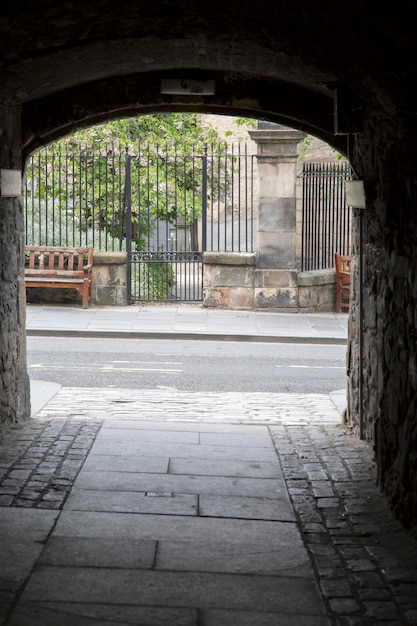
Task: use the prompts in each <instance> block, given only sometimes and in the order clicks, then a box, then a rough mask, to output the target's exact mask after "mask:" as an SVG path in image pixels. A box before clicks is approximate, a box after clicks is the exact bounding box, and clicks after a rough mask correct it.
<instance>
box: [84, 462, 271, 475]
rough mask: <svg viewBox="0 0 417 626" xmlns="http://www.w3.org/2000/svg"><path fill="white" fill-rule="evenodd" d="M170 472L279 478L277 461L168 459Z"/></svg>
mask: <svg viewBox="0 0 417 626" xmlns="http://www.w3.org/2000/svg"><path fill="white" fill-rule="evenodd" d="M84 467H85V466H84ZM169 473H170V474H186V475H187V474H188V475H189V474H193V475H194V476H231V477H233V478H281V477H282V471H281V468H280V467H279V465H278V464H277V463H265V462H263V461H259V462H258V461H256V462H255V461H219V460H217V461H216V462H215V463H213V462H212V461H211V460H209V459H170V461H169Z"/></svg>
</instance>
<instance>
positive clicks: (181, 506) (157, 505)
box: [65, 488, 199, 515]
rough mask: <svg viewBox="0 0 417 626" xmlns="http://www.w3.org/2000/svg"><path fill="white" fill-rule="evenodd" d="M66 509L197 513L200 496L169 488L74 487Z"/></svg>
mask: <svg viewBox="0 0 417 626" xmlns="http://www.w3.org/2000/svg"><path fill="white" fill-rule="evenodd" d="M65 508H66V509H68V510H72V511H114V512H118V513H153V514H159V515H198V509H199V507H198V496H197V495H194V494H183V493H171V492H167V491H161V490H159V491H158V490H156V491H151V492H150V493H138V492H137V491H135V492H134V491H128V490H126V489H123V491H110V490H106V491H103V490H101V491H95V490H92V489H88V490H87V489H85V490H84V489H83V490H80V489H77V488H75V489H74V490H73V491H72V492H71V494H70V495H69V497H68V500H67V502H66V504H65Z"/></svg>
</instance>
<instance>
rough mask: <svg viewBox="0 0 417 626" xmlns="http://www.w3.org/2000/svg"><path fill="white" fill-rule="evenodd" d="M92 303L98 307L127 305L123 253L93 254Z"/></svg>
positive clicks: (124, 257) (124, 258)
mask: <svg viewBox="0 0 417 626" xmlns="http://www.w3.org/2000/svg"><path fill="white" fill-rule="evenodd" d="M92 301H93V304H95V305H98V306H124V305H125V304H127V283H126V253H125V252H95V253H94V262H93V288H92Z"/></svg>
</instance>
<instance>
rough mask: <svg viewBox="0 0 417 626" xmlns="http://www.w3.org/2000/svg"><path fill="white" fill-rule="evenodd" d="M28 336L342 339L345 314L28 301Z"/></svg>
mask: <svg viewBox="0 0 417 626" xmlns="http://www.w3.org/2000/svg"><path fill="white" fill-rule="evenodd" d="M26 318H27V324H26V325H27V332H28V335H44V334H45V333H47V334H50V335H60V336H63V335H66V336H68V335H70V336H71V335H72V336H73V335H76V336H84V337H97V336H99V337H111V336H123V337H137V338H142V337H149V336H150V335H151V336H152V337H153V338H156V337H162V338H167V337H172V338H179V339H183V338H193V337H196V338H199V339H213V340H218V339H228V340H233V339H235V340H239V341H243V340H245V341H281V342H282V341H288V342H299V343H303V342H304V343H305V342H307V343H342V344H343V343H346V337H347V319H348V316H347V315H346V314H345V313H340V314H336V313H308V314H306V313H276V312H268V311H227V310H220V309H207V308H205V307H203V306H202V305H200V304H179V305H177V304H161V305H159V304H158V305H148V306H135V305H133V306H126V307H92V308H90V309H81V308H79V307H62V306H40V305H39V306H36V305H28V307H27V312H26Z"/></svg>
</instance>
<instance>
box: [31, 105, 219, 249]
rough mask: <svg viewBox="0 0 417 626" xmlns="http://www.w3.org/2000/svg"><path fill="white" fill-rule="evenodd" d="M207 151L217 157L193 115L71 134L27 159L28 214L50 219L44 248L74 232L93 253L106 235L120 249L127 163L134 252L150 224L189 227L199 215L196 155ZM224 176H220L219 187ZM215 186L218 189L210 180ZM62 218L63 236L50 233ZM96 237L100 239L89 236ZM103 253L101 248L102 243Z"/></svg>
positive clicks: (210, 131) (211, 135)
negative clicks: (34, 211)
mask: <svg viewBox="0 0 417 626" xmlns="http://www.w3.org/2000/svg"><path fill="white" fill-rule="evenodd" d="M207 144H209V145H210V146H213V145H214V146H215V149H218V150H220V149H221V147H220V141H219V138H218V135H217V132H216V130H215V129H214V128H213V127H212V126H210V125H208V124H201V123H200V122H199V119H198V116H197V115H196V114H193V113H188V114H158V115H147V116H141V117H135V118H128V119H121V120H116V121H112V122H108V123H106V124H102V125H99V126H95V127H92V128H89V129H86V130H82V131H78V132H76V133H74V134H72V135H70V136H68V137H65V138H64V139H62V140H61V141H59V142H57V143H55V144H52V145H50V146H48V147H46V148H45V149H43V150H41V151H40V152H39V153H38V154H37V155H36V156H35V157H34V162H35V164H34V163H33V161H32V164H31V167H30V168H29V170H28V172H27V180H28V183H29V186H30V192H31V200H32V208H34V207H36V209H37V210H38V212H39V211H44V212H46V213H47V214H48V215H49V216H50V217H51V218H52V217H53V219H54V223H53V224H50V225H49V228H47V227H45V228H44V229H43V236H44V237H47V236H48V234H49V236H51V237H53V241H50V242H47V243H62V244H63V245H69V241H68V238H69V237H71V236H72V235H73V233H74V232H77V233H78V232H79V233H80V243H81V239H82V240H83V241H82V242H83V243H89V241H87V240H88V239H89V237H90V235H91V234H92V236H93V239H94V245H96V241H98V243H97V246H96V247H102V245H103V237H104V235H103V233H105V238H107V237H111V238H113V239H114V240H117V241H118V247H119V248H120V247H123V245H124V244H123V241H124V239H125V235H126V232H125V210H126V206H125V205H126V198H125V183H126V181H125V159H126V157H127V156H128V157H129V161H130V167H131V171H132V181H133V184H132V191H131V203H132V220H133V232H134V235H135V239H136V245H137V247H138V248H139V247H141V246H142V245H143V242H144V240H145V239H146V238H147V237H148V236H149V235H150V233H152V231H153V229H154V228H155V224H156V222H157V220H163V221H167V222H169V223H171V224H174V223H175V222H176V221H177V220H178V219H181V220H184V221H185V222H192V221H194V220H195V219H196V218H197V217H198V216H199V215H200V214H201V204H202V199H201V183H202V169H203V163H202V158H201V155H202V154H204V149H205V146H206V145H207ZM212 149H213V148H212ZM225 176H227V174H226V173H225V172H223V179H224V178H225ZM216 184H217V185H219V184H220V185H221V184H222V176H220V177H219V176H218V174H217V173H216ZM35 197H36V200H37V202H36V203H34V202H33V201H34V198H35ZM62 216H65V227H64V231H65V232H64V233H63V232H62V230H63V229H62V227H61V226H62V225H57V224H58V223H60V222H61V221H62ZM57 217H58V220H57V219H56V218H57ZM68 222H70V224H69V226H68ZM97 229H98V231H100V232H99V233H98V235H97V236H94V233H95V231H96V230H97ZM56 237H58V239H59V242H57V241H56ZM36 243H37V242H36ZM104 245H105V247H107V242H105V244H104ZM116 247H117V246H116Z"/></svg>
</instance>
